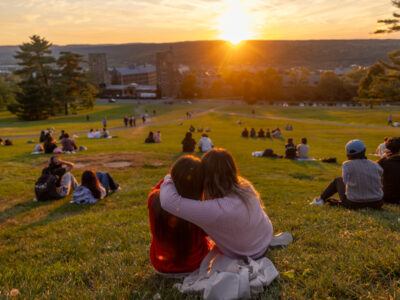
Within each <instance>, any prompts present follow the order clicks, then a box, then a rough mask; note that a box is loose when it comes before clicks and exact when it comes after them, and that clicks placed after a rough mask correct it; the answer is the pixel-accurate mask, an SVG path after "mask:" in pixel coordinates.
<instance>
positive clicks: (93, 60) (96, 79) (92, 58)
mask: <svg viewBox="0 0 400 300" xmlns="http://www.w3.org/2000/svg"><path fill="white" fill-rule="evenodd" d="M88 61H89V76H90V78H91V80H92V82H93V83H94V84H95V85H97V86H98V87H100V88H105V87H106V86H107V85H108V84H110V76H109V72H108V64H107V55H106V54H105V53H90V54H89V60H88Z"/></svg>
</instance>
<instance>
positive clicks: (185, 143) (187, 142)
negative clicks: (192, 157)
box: [182, 132, 196, 153]
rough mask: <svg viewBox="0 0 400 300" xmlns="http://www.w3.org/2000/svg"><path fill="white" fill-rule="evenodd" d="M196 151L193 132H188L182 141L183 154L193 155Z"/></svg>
mask: <svg viewBox="0 0 400 300" xmlns="http://www.w3.org/2000/svg"><path fill="white" fill-rule="evenodd" d="M195 149H196V141H195V140H194V138H193V135H192V133H191V132H186V135H185V138H184V139H183V140H182V152H184V153H192V152H194V150H195Z"/></svg>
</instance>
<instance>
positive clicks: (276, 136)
mask: <svg viewBox="0 0 400 300" xmlns="http://www.w3.org/2000/svg"><path fill="white" fill-rule="evenodd" d="M271 135H272V137H273V138H274V139H282V138H283V137H282V131H281V129H280V128H279V127H278V128H276V129H274V130H272V133H271Z"/></svg>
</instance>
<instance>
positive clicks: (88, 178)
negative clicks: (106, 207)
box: [81, 170, 101, 199]
mask: <svg viewBox="0 0 400 300" xmlns="http://www.w3.org/2000/svg"><path fill="white" fill-rule="evenodd" d="M81 185H83V186H84V187H86V188H88V189H89V190H90V191H91V192H92V195H93V197H95V198H96V199H100V198H101V189H100V181H99V179H98V178H97V176H96V173H95V172H93V171H90V170H89V171H85V172H83V174H82V181H81Z"/></svg>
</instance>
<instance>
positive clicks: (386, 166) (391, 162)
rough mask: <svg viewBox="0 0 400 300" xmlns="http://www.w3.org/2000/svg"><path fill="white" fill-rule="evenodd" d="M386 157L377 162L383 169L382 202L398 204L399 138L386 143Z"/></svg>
mask: <svg viewBox="0 0 400 300" xmlns="http://www.w3.org/2000/svg"><path fill="white" fill-rule="evenodd" d="M386 148H387V150H388V151H389V152H388V153H387V155H386V156H385V157H384V158H382V159H380V160H379V161H378V164H379V165H380V166H381V167H382V169H383V194H384V196H383V200H384V201H385V202H387V203H393V204H400V138H399V137H395V138H389V139H387V141H386Z"/></svg>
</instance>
